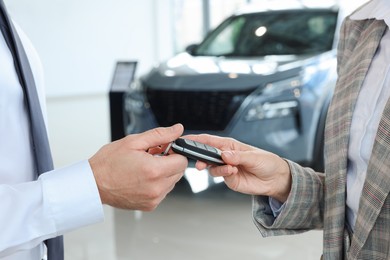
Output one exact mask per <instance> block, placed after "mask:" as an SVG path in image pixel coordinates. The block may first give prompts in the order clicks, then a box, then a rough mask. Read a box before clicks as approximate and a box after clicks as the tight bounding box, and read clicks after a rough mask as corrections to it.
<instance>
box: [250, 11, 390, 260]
mask: <svg viewBox="0 0 390 260" xmlns="http://www.w3.org/2000/svg"><path fill="white" fill-rule="evenodd" d="M386 28H387V25H386V24H385V23H384V22H383V21H378V20H365V21H353V20H350V19H349V18H348V17H347V18H346V19H345V20H344V22H343V25H342V27H341V31H340V42H339V46H338V75H339V78H338V81H337V85H336V88H335V93H334V97H333V100H332V103H331V105H330V107H329V112H328V117H327V122H326V129H325V169H326V170H325V174H323V173H316V172H314V171H313V170H311V169H308V168H303V167H301V166H299V165H297V164H295V163H293V162H289V164H290V168H291V172H292V177H293V183H292V189H291V194H290V196H289V198H288V200H287V202H286V204H285V206H284V208H283V210H282V211H281V213H280V214H279V216H278V217H277V218H274V217H273V215H272V212H271V210H270V208H269V203H268V198H265V197H261V196H254V197H253V218H254V222H255V224H256V226H257V227H258V229H259V230H260V232H261V233H262V235H263V236H272V235H286V234H295V233H299V232H303V231H306V230H310V229H323V230H324V238H323V259H370V260H371V259H390V200H389V199H388V194H389V191H390V101H389V102H387V104H386V107H385V109H384V112H383V115H382V118H381V121H380V124H379V128H378V131H377V135H376V138H375V142H374V147H373V151H372V155H371V158H370V160H369V164H368V169H367V177H366V180H365V183H364V186H363V191H362V195H361V198H360V204H359V211H358V216H357V220H356V224H355V230H354V234H350V233H349V232H348V231H347V228H346V223H345V222H346V218H345V214H346V172H347V151H348V140H349V133H350V131H353V129H350V126H351V120H352V113H353V110H354V106H355V104H356V100H357V97H358V94H359V91H360V88H361V86H362V83H363V80H364V78H365V75H366V73H367V70H368V67H369V66H370V64H371V61H372V59H373V56H374V54H375V52H376V50H377V48H378V45H379V42H380V40H381V38H382V36H383V34H384V32H385V30H386ZM388 87H390V86H388ZM325 176H326V177H325ZM349 196H353V194H350V195H349Z"/></svg>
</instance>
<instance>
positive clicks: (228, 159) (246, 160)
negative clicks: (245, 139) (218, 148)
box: [222, 150, 257, 167]
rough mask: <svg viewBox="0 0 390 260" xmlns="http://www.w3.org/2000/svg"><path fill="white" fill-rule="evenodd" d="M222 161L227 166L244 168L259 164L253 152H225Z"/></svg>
mask: <svg viewBox="0 0 390 260" xmlns="http://www.w3.org/2000/svg"><path fill="white" fill-rule="evenodd" d="M222 160H223V161H224V162H225V163H226V164H230V165H232V166H239V165H242V166H244V167H251V166H253V164H254V163H256V162H257V158H256V156H255V154H254V153H252V152H251V151H238V150H234V151H223V152H222Z"/></svg>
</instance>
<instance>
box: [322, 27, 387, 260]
mask: <svg viewBox="0 0 390 260" xmlns="http://www.w3.org/2000/svg"><path fill="white" fill-rule="evenodd" d="M343 28H345V33H344V34H343V32H341V37H340V46H341V48H339V57H340V58H339V60H338V62H339V79H338V82H337V86H336V89H335V93H334V96H333V100H332V104H331V106H330V108H329V112H328V118H327V126H326V137H325V143H326V145H325V156H326V157H325V163H326V167H325V168H326V178H325V179H326V180H325V181H326V183H325V185H326V199H325V218H324V227H325V230H324V256H325V258H326V259H335V258H337V259H342V258H343V252H344V253H345V252H346V251H347V250H348V248H343V238H344V237H345V230H344V228H345V208H346V173H347V161H348V141H349V135H350V131H351V129H350V127H351V121H352V114H353V111H354V107H355V104H356V100H357V97H358V95H359V91H360V88H361V86H362V84H363V81H364V78H365V76H366V74H367V71H368V68H369V66H370V64H371V61H372V59H373V57H374V55H375V52H376V49H377V47H378V45H379V42H380V39H381V38H382V35H383V33H384V31H385V28H386V25H385V24H384V23H383V22H382V21H376V20H369V21H364V22H362V21H352V20H346V25H345V26H344V27H343ZM346 246H347V247H348V246H349V245H346Z"/></svg>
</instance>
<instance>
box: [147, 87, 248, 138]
mask: <svg viewBox="0 0 390 260" xmlns="http://www.w3.org/2000/svg"><path fill="white" fill-rule="evenodd" d="M252 91H253V89H252V90H245V91H166V90H155V89H152V88H148V89H147V92H146V95H147V99H148V101H149V104H150V107H151V109H152V111H153V113H154V116H155V118H156V120H157V122H158V124H159V125H160V126H169V125H172V124H175V123H182V124H183V125H184V127H185V129H187V130H206V131H207V130H209V131H221V130H224V129H225V128H226V126H227V125H228V123H229V122H230V120H231V118H232V117H233V115H234V114H235V113H236V111H237V110H238V108H239V107H240V105H241V103H242V102H243V101H244V99H245V98H246V97H247V96H248V95H249V94H250V93H251V92H252Z"/></svg>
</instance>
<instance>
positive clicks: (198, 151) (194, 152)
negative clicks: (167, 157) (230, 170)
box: [172, 138, 225, 165]
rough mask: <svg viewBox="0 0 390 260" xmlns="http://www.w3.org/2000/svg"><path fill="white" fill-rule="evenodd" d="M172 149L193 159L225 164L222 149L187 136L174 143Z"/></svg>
mask: <svg viewBox="0 0 390 260" xmlns="http://www.w3.org/2000/svg"><path fill="white" fill-rule="evenodd" d="M172 150H173V151H174V152H175V153H178V154H181V155H184V156H186V157H187V158H190V159H193V160H199V161H203V162H206V163H208V164H213V165H224V164H225V163H224V161H223V160H222V157H221V151H220V150H219V149H217V148H215V147H212V146H209V145H207V144H203V143H200V142H196V141H192V140H189V139H185V138H179V139H177V140H175V141H174V142H173V144H172Z"/></svg>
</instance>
